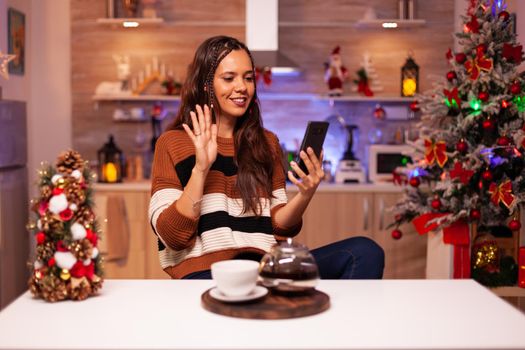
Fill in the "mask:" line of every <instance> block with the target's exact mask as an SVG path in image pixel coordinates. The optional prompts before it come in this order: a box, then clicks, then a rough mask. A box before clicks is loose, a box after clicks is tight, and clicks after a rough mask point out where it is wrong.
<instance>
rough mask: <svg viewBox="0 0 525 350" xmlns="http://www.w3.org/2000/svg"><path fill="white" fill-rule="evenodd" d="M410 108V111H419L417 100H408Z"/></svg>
mask: <svg viewBox="0 0 525 350" xmlns="http://www.w3.org/2000/svg"><path fill="white" fill-rule="evenodd" d="M410 110H411V111H412V112H419V105H418V103H417V101H412V102H410Z"/></svg>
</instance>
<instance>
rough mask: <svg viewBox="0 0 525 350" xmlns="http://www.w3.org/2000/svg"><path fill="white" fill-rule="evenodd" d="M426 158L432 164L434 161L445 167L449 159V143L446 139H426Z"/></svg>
mask: <svg viewBox="0 0 525 350" xmlns="http://www.w3.org/2000/svg"><path fill="white" fill-rule="evenodd" d="M425 147H426V150H425V159H426V161H427V162H428V164H429V165H432V164H433V163H434V161H436V162H437V163H438V165H439V166H440V167H442V168H443V166H444V165H445V163H446V162H447V160H448V155H447V144H446V143H445V141H438V142H433V141H431V140H429V139H426V140H425Z"/></svg>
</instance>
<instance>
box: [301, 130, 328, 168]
mask: <svg viewBox="0 0 525 350" xmlns="http://www.w3.org/2000/svg"><path fill="white" fill-rule="evenodd" d="M328 125H329V123H328V122H316V121H309V122H308V126H307V127H306V132H305V133H304V137H303V142H302V143H301V148H300V149H299V152H300V151H305V152H306V149H307V148H308V147H312V149H313V150H314V153H315V155H316V156H317V158H319V156H320V155H321V150H322V149H323V143H324V139H325V137H326V132H327V131H328ZM296 162H297V163H298V164H299V168H301V170H302V171H304V173H305V174H307V175H308V169H307V168H306V164H304V162H303V160H302V159H301V157H300V156H299V153H298V154H297V159H296Z"/></svg>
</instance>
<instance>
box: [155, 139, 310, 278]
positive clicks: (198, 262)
mask: <svg viewBox="0 0 525 350" xmlns="http://www.w3.org/2000/svg"><path fill="white" fill-rule="evenodd" d="M265 136H266V137H267V139H268V144H269V145H270V150H269V154H270V155H271V156H272V157H273V159H274V160H275V161H274V174H273V179H272V194H273V198H262V199H261V207H262V213H261V215H260V216H256V215H255V214H254V213H253V212H251V211H247V212H245V213H242V211H243V206H242V200H241V199H240V196H239V192H238V189H237V188H236V179H237V167H236V165H235V163H234V158H233V156H234V154H235V150H234V144H233V139H227V138H221V137H218V138H217V144H218V154H217V159H216V161H215V162H214V163H213V165H212V167H211V169H210V172H209V173H208V176H207V177H206V180H205V184H204V195H203V198H202V202H201V206H200V207H201V208H200V217H199V218H197V219H195V220H194V219H192V218H188V217H186V216H184V215H182V214H181V213H180V212H179V211H178V210H177V208H176V206H175V202H176V201H177V199H178V198H179V197H180V196H181V195H182V192H183V191H184V187H185V186H186V184H187V183H188V181H189V179H190V176H191V171H192V169H193V167H194V165H195V147H194V145H193V143H192V141H191V140H190V138H189V137H188V136H187V135H186V132H185V131H184V130H170V131H167V132H165V133H163V134H162V136H161V137H160V138H159V139H158V141H157V145H156V149H155V158H154V161H153V169H152V189H151V200H150V205H149V219H150V223H151V226H152V227H153V231H154V232H155V234H156V235H157V239H158V246H159V259H160V265H161V266H162V268H163V269H164V271H166V272H167V273H168V274H169V275H170V276H171V277H172V278H181V277H184V276H185V275H187V274H189V273H192V272H196V271H201V270H207V269H209V268H210V266H211V264H212V263H214V262H216V261H220V260H225V259H231V258H234V257H235V256H236V255H238V254H240V253H260V254H264V253H265V252H267V251H269V249H270V247H271V246H272V245H273V244H275V243H276V239H278V238H279V237H282V236H285V237H289V236H294V235H296V234H297V233H298V232H299V230H300V229H301V225H302V222H300V223H299V224H298V225H297V226H295V227H291V228H284V227H279V226H278V225H277V224H276V223H275V221H274V220H273V218H274V217H275V213H276V212H277V210H279V209H280V208H281V207H282V206H284V205H285V204H286V202H287V196H286V191H285V177H284V171H283V167H282V163H281V154H282V153H281V148H280V146H279V141H278V139H277V137H276V136H275V135H274V134H272V133H270V132H269V131H265Z"/></svg>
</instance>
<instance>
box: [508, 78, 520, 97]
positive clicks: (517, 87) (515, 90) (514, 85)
mask: <svg viewBox="0 0 525 350" xmlns="http://www.w3.org/2000/svg"><path fill="white" fill-rule="evenodd" d="M510 92H511V93H512V94H513V95H517V94H519V93H520V92H521V84H520V83H519V81H517V82H515V83H512V85H511V86H510Z"/></svg>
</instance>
